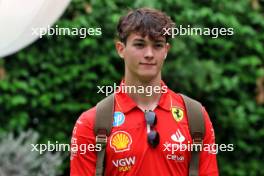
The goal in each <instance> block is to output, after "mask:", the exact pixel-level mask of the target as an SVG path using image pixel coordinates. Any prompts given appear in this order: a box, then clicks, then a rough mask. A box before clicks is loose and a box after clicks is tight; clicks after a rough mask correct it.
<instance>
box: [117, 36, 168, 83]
mask: <svg viewBox="0 0 264 176" xmlns="http://www.w3.org/2000/svg"><path fill="white" fill-rule="evenodd" d="M116 48H117V51H118V54H119V55H120V56H121V57H122V58H123V59H124V61H125V73H126V74H128V75H127V76H134V77H137V79H140V80H145V81H148V80H151V79H153V78H155V77H157V76H159V74H160V72H161V68H162V65H163V62H164V59H165V58H166V55H167V52H168V49H169V44H168V43H166V40H165V37H162V36H161V37H159V38H157V39H155V40H151V39H150V38H149V36H145V37H142V36H141V35H140V34H136V33H132V34H130V35H129V36H128V38H127V42H126V44H124V43H121V42H117V43H116Z"/></svg>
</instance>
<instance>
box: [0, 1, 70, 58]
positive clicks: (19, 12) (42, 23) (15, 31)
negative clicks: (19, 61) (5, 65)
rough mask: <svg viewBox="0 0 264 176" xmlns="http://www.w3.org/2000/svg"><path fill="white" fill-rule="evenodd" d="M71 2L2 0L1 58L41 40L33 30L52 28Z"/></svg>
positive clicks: (0, 18)
mask: <svg viewBox="0 0 264 176" xmlns="http://www.w3.org/2000/svg"><path fill="white" fill-rule="evenodd" d="M69 3H70V0H0V57H4V56H7V55H10V54H13V53H15V52H17V51H19V50H20V49H22V48H24V47H26V46H27V45H29V44H31V43H32V42H34V41H35V40H37V39H38V38H39V36H37V35H34V32H33V28H34V29H36V28H47V27H48V26H51V25H52V24H53V23H54V22H55V21H56V20H57V19H58V18H59V17H60V16H61V15H62V13H63V12H64V10H65V9H66V7H67V6H68V4H69Z"/></svg>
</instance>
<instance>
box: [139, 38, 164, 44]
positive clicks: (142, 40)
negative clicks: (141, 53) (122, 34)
mask: <svg viewBox="0 0 264 176" xmlns="http://www.w3.org/2000/svg"><path fill="white" fill-rule="evenodd" d="M134 42H145V40H144V39H134ZM153 42H155V43H166V40H162V39H160V40H159V39H157V40H154V41H153Z"/></svg>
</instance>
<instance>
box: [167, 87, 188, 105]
mask: <svg viewBox="0 0 264 176" xmlns="http://www.w3.org/2000/svg"><path fill="white" fill-rule="evenodd" d="M168 91H169V95H170V97H171V98H172V101H173V102H172V104H173V105H178V106H184V101H183V99H182V96H181V95H180V93H178V92H174V91H173V90H171V89H168Z"/></svg>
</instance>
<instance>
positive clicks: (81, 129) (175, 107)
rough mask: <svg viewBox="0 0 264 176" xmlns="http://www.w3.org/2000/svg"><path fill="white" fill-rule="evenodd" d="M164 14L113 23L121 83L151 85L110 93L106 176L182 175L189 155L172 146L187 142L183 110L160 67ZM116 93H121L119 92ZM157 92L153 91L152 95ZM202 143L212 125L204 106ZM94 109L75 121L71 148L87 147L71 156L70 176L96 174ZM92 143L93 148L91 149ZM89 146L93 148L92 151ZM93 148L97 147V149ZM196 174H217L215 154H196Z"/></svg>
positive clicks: (146, 13) (167, 23) (142, 12)
mask: <svg viewBox="0 0 264 176" xmlns="http://www.w3.org/2000/svg"><path fill="white" fill-rule="evenodd" d="M173 26H174V24H173V22H172V21H171V19H170V18H169V17H168V16H166V15H165V14H164V13H162V12H160V11H158V10H154V9H149V8H141V9H136V10H133V11H130V12H129V13H128V14H127V15H126V16H124V17H122V18H121V19H120V21H119V24H118V27H117V29H118V36H119V41H118V42H116V50H117V52H118V54H119V56H120V57H121V58H122V59H123V60H124V62H125V75H124V78H123V80H122V81H121V85H124V86H127V87H129V86H130V87H136V88H137V87H140V86H141V87H144V88H147V87H152V88H153V89H152V90H153V92H152V94H151V96H149V95H147V93H146V92H142V91H141V92H140V93H139V92H127V93H124V91H122V90H123V89H124V86H120V87H121V88H120V89H119V90H118V91H117V92H116V93H115V94H114V99H115V103H114V112H115V113H114V117H113V127H112V132H111V135H110V136H109V137H108V138H107V145H106V157H105V167H104V173H105V175H107V176H108V175H109V176H112V175H131V176H135V175H140V176H144V175H146V176H147V175H148V176H169V175H175V176H187V175H188V173H189V165H190V159H191V152H190V151H188V150H181V148H177V150H176V146H182V145H176V144H186V146H187V144H190V143H191V141H192V138H191V135H190V132H189V127H188V121H187V120H188V119H187V115H186V107H185V106H184V102H183V99H182V97H181V96H180V95H179V94H176V93H174V92H173V91H172V90H170V89H169V88H167V87H166V85H165V83H164V82H163V81H162V79H161V69H162V65H163V63H164V60H165V59H166V56H167V53H168V50H169V48H170V46H169V44H168V43H167V39H168V38H169V37H170V36H168V35H163V34H164V30H163V29H164V28H170V27H173ZM120 90H121V91H120ZM154 90H156V91H154ZM201 111H202V113H203V117H204V121H205V135H204V139H203V144H214V142H215V139H214V132H213V127H212V124H211V122H210V119H209V117H208V114H207V112H206V111H205V109H204V108H202V109H201ZM95 115H96V108H95V107H94V108H92V109H90V110H88V111H86V112H84V113H83V114H82V115H81V116H80V117H79V119H78V121H77V123H76V125H75V127H74V130H73V137H72V145H73V144H75V145H77V146H81V145H83V146H88V145H90V147H91V148H90V149H88V147H86V149H87V150H86V151H85V152H83V153H82V152H81V151H80V149H79V150H78V151H75V152H72V155H71V176H93V175H95V169H96V160H97V151H96V150H97V149H98V150H100V149H99V147H98V146H95V143H96V142H95V134H94V131H93V129H94V123H95ZM91 144H92V145H91ZM93 146H94V148H93ZM97 147H98V148H97ZM199 175H200V176H218V168H217V161H216V155H215V154H213V153H212V152H210V151H209V152H208V151H201V152H200V155H199Z"/></svg>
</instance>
